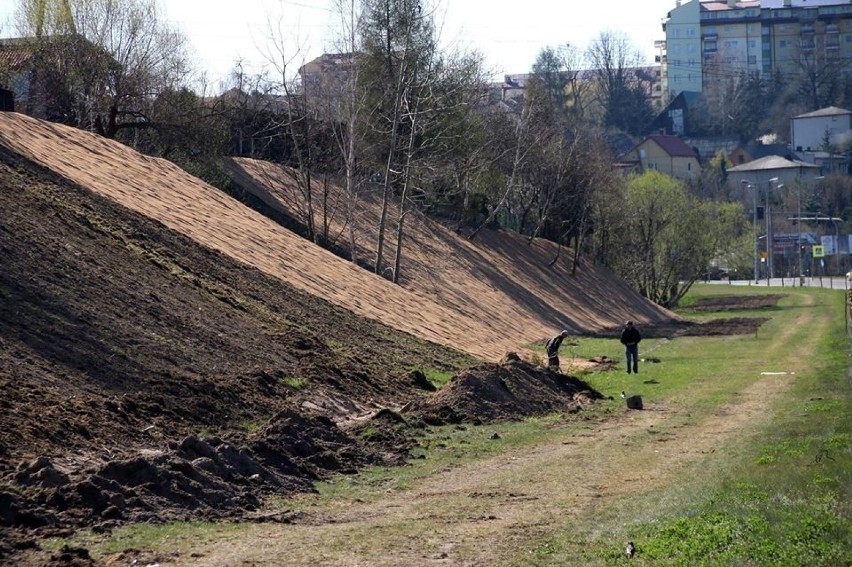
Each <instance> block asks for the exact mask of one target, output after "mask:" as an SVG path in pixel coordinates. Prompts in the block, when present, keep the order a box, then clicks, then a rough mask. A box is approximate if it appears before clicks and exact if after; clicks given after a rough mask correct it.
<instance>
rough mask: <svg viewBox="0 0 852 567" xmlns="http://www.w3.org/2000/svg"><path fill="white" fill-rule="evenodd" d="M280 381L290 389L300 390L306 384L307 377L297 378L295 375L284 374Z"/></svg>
mask: <svg viewBox="0 0 852 567" xmlns="http://www.w3.org/2000/svg"><path fill="white" fill-rule="evenodd" d="M281 383H282V384H284V385H285V386H286V387H288V388H290V389H291V390H301V389H302V388H304V387H305V386H307V385H308V379H307V378H297V377H295V376H285V377H283V378H282V379H281Z"/></svg>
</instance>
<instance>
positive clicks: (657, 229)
mask: <svg viewBox="0 0 852 567" xmlns="http://www.w3.org/2000/svg"><path fill="white" fill-rule="evenodd" d="M624 208H625V212H626V214H625V216H624V223H623V226H624V230H623V232H622V234H621V235H620V238H619V244H618V252H617V256H616V261H615V263H614V265H615V269H616V271H617V273H618V274H619V275H621V276H622V277H624V278H625V279H626V280H627V281H629V282H631V283H632V284H633V285H634V286H635V287H636V288H637V289H638V290H639V291H640V292H641V293H642V294H643V295H644V296H645V297H647V298H648V299H650V300H651V301H654V302H656V303H658V304H660V305H663V306H665V307H673V306H675V305H676V304H677V302H678V301H679V300H680V299H681V298H682V297H683V295H684V294H685V293H686V292H687V291H688V290H689V288H690V287H691V286H692V284H693V283H694V282H695V281H696V280H697V279H700V278H701V277H702V276H703V275H704V274H705V273H706V270H707V266H709V265H710V264H711V263H712V262H713V261H714V260H717V259H718V258H719V257H720V256H721V255H723V254H725V253H727V252H728V251H730V250H731V249H732V247H734V246H735V243H736V242H737V241H738V239H739V238H740V235H741V234H742V233H743V232H744V231H745V228H744V226H745V225H744V223H745V215H744V214H743V212H742V207H741V205H739V204H733V203H715V202H710V201H701V200H699V199H698V198H696V197H694V196H692V195H690V194H689V193H688V192H687V191H686V189H685V187H684V186H683V185H682V184H681V183H679V182H678V181H677V180H675V179H674V178H671V177H668V176H666V175H663V174H661V173H659V172H656V171H651V172H647V173H644V174H642V175H640V176H635V177H633V178H631V179H630V181H629V184H628V188H627V192H626V200H625V203H624Z"/></svg>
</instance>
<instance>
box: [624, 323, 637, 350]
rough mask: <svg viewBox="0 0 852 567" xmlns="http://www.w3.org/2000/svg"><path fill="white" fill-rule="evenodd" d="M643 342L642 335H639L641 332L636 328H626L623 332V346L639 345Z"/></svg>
mask: <svg viewBox="0 0 852 567" xmlns="http://www.w3.org/2000/svg"><path fill="white" fill-rule="evenodd" d="M641 340H642V335H641V334H639V330H638V329H637V328H636V327H633V326H630V327H624V330H623V331H621V344H623V345H627V346H629V345H638V344H639V341H641Z"/></svg>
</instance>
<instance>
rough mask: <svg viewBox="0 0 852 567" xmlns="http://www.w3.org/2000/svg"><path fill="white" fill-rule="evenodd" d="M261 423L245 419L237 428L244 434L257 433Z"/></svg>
mask: <svg viewBox="0 0 852 567" xmlns="http://www.w3.org/2000/svg"><path fill="white" fill-rule="evenodd" d="M262 425H263V422H262V421H260V420H257V419H247V420H245V421H241V422H240V423H239V425H238V427H239V428H240V429H241V430H243V431H245V432H246V433H252V432H253V431H257V430H258V429H260V428H261V426H262Z"/></svg>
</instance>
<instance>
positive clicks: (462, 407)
mask: <svg viewBox="0 0 852 567" xmlns="http://www.w3.org/2000/svg"><path fill="white" fill-rule="evenodd" d="M602 397H603V395H602V394H600V393H599V392H597V391H596V390H594V389H593V388H591V387H590V386H589V385H588V384H586V383H585V382H583V381H582V380H579V379H578V378H574V377H572V376H566V375H564V374H560V373H558V372H553V371H552V370H549V369H547V368H542V367H540V366H534V365H532V364H530V363H528V362H525V361H523V360H520V359H519V358H517V357H509V358H508V359H507V360H505V361H504V362H501V363H487V364H482V365H479V366H475V367H472V368H467V369H465V370H463V371H462V372H460V373H459V374H456V375H455V376H453V378H452V379H451V380H450V381H449V383H448V384H447V385H446V386H444V387H443V388H441V390H440V391H438V392H437V393H436V394H435V395H434V396H432V397H430V398H428V399H426V400H422V401H419V402H416V403H415V404H414V405H413V407H412V408H411V409H410V413H411V414H412V415H415V416H417V417H419V418H420V419H423V420H424V421H425V422H426V423H429V424H444V423H461V422H466V423H473V424H484V423H494V422H499V421H511V420H518V419H522V418H525V417H531V416H541V415H547V414H550V413H555V412H560V413H573V412H576V411H578V410H579V409H580V408H581V407H582V406H583V404H586V403H589V402H591V401H592V400H596V399H601V398H602Z"/></svg>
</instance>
